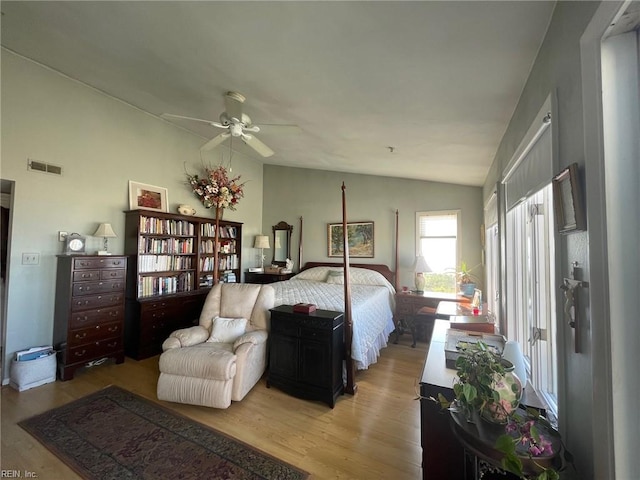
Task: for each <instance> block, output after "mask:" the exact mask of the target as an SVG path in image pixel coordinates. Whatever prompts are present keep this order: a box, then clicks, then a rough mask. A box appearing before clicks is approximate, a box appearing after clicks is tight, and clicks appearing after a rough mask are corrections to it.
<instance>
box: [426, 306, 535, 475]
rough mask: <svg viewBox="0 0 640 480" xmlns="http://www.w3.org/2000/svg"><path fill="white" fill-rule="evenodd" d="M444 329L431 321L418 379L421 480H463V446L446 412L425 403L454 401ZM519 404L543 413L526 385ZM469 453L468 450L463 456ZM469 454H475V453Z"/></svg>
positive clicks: (441, 323)
mask: <svg viewBox="0 0 640 480" xmlns="http://www.w3.org/2000/svg"><path fill="white" fill-rule="evenodd" d="M448 328H449V322H448V321H447V320H441V319H436V320H435V322H434V328H433V332H432V334H431V341H430V342H429V347H428V349H427V356H426V358H425V361H424V365H423V368H422V374H421V377H420V431H421V444H422V478H423V480H426V479H429V480H432V479H435V480H440V479H443V478H446V479H451V480H456V479H464V478H465V458H466V457H467V456H468V455H465V448H464V446H463V443H464V442H462V441H461V439H460V438H459V435H460V432H459V431H458V432H457V433H456V432H455V431H454V427H453V425H452V423H453V421H452V419H451V415H450V414H449V412H448V411H446V410H442V409H441V408H440V405H439V404H438V403H436V402H434V401H432V400H429V398H431V397H433V398H438V394H439V393H441V394H442V395H444V396H445V397H446V398H447V399H449V400H452V399H453V398H454V394H453V382H454V380H455V379H456V370H455V369H452V368H447V366H446V361H445V353H444V347H445V343H446V334H447V329H448ZM522 403H524V404H526V405H528V406H531V407H534V408H537V409H539V410H540V411H544V405H543V404H542V402H541V401H540V400H539V399H538V397H537V396H536V394H535V392H534V391H533V390H532V389H531V387H530V385H527V387H526V388H525V392H524V396H523V399H522ZM458 430H459V429H458ZM469 451H472V450H468V451H467V452H466V453H467V454H468V453H469ZM472 453H473V454H477V451H472ZM505 478H506V477H505Z"/></svg>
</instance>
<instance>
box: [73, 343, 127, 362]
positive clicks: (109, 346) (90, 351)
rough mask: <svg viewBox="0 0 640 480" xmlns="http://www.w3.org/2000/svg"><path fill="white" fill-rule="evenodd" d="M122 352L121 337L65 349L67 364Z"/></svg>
mask: <svg viewBox="0 0 640 480" xmlns="http://www.w3.org/2000/svg"><path fill="white" fill-rule="evenodd" d="M118 350H122V337H114V338H107V339H105V340H99V341H96V342H91V343H86V344H84V345H80V346H77V347H70V348H69V347H67V358H66V361H67V363H76V362H85V361H87V360H92V359H94V358H100V357H105V356H107V355H111V354H112V353H114V352H117V351H118Z"/></svg>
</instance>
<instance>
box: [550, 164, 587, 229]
mask: <svg viewBox="0 0 640 480" xmlns="http://www.w3.org/2000/svg"><path fill="white" fill-rule="evenodd" d="M553 210H554V214H555V217H556V228H557V230H558V232H560V233H563V234H564V233H570V232H573V231H574V230H585V229H586V220H585V214H584V209H583V207H582V189H581V188H580V182H579V179H578V164H577V163H572V164H571V165H569V166H568V167H567V168H565V169H564V170H562V171H561V172H560V173H559V174H557V175H556V176H555V177H553Z"/></svg>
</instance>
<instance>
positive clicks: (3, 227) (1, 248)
mask: <svg viewBox="0 0 640 480" xmlns="http://www.w3.org/2000/svg"><path fill="white" fill-rule="evenodd" d="M13 184H14V182H13V181H11V180H5V179H2V180H0V213H1V217H0V372H2V379H3V380H4V364H5V362H4V360H5V358H4V357H5V354H4V352H5V351H6V344H7V321H6V318H7V302H6V300H7V290H8V289H7V278H8V275H7V274H8V272H9V258H11V256H10V255H9V238H10V237H11V235H10V232H11V205H12V204H13Z"/></svg>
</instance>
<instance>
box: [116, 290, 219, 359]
mask: <svg viewBox="0 0 640 480" xmlns="http://www.w3.org/2000/svg"><path fill="white" fill-rule="evenodd" d="M208 293H209V290H208V289H207V290H206V291H203V290H200V291H196V292H193V293H191V294H182V295H173V296H164V297H153V298H146V299H127V321H126V324H125V353H126V355H127V356H128V357H131V358H135V359H136V360H142V359H144V358H148V357H152V356H154V355H158V354H160V353H162V342H164V341H165V340H166V339H167V338H169V335H170V334H171V332H173V331H175V330H178V329H180V328H187V327H192V326H194V325H197V324H198V319H199V318H200V312H201V311H202V306H203V305H204V301H205V299H206V297H207V294H208Z"/></svg>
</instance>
